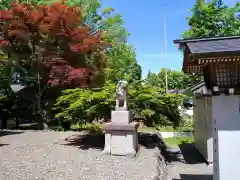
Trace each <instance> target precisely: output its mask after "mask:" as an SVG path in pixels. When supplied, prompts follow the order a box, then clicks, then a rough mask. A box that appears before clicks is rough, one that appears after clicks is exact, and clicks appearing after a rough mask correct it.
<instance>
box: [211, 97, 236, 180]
mask: <svg viewBox="0 0 240 180" xmlns="http://www.w3.org/2000/svg"><path fill="white" fill-rule="evenodd" d="M212 110H213V129H214V143H213V147H214V151H216V152H214V162H213V165H214V180H237V179H239V178H240V169H239V163H240V96H239V95H238V96H236V95H230V96H226V95H220V96H213V109H212ZM215 128H216V129H215ZM215 160H216V161H215Z"/></svg>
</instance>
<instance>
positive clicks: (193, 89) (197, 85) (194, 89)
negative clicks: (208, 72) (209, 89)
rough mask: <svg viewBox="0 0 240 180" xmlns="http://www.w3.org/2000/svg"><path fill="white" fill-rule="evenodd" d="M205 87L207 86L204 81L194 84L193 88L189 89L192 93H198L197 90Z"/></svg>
mask: <svg viewBox="0 0 240 180" xmlns="http://www.w3.org/2000/svg"><path fill="white" fill-rule="evenodd" d="M203 86H205V82H204V81H200V82H198V83H196V84H194V85H193V86H191V87H189V89H190V90H191V91H196V90H198V89H200V88H201V87H203Z"/></svg>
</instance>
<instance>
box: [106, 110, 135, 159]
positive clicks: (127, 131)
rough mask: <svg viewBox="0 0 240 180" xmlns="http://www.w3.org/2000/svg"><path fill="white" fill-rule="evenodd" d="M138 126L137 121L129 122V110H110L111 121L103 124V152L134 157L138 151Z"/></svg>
mask: <svg viewBox="0 0 240 180" xmlns="http://www.w3.org/2000/svg"><path fill="white" fill-rule="evenodd" d="M138 126H139V123H137V122H131V113H130V111H126V110H116V111H112V120H111V123H106V124H105V126H104V130H105V147H104V150H103V152H104V153H105V154H110V155H119V156H130V157H135V156H136V153H137V151H138V131H137V129H138Z"/></svg>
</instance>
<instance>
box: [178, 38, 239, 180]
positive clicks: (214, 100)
mask: <svg viewBox="0 0 240 180" xmlns="http://www.w3.org/2000/svg"><path fill="white" fill-rule="evenodd" d="M174 43H175V44H179V48H180V49H182V51H183V52H184V60H183V71H184V72H185V73H198V74H201V75H203V77H204V82H205V88H202V90H201V91H198V92H197V93H196V99H201V98H204V97H208V100H207V104H208V106H206V107H204V108H201V107H199V109H201V110H199V112H198V113H199V116H201V115H202V117H205V118H203V119H205V120H203V123H205V124H206V126H205V127H207V129H209V133H210V135H212V137H213V139H212V143H213V150H212V152H213V167H214V168H213V169H214V180H229V179H238V178H239V177H240V171H239V162H240V148H238V146H239V145H240V138H239V137H240V36H231V37H214V38H201V39H185V40H175V41H174ZM205 105H206V103H201V105H198V104H196V108H198V106H205ZM206 114H208V115H206ZM205 132H206V131H203V132H202V133H205ZM197 136H203V134H201V133H200V134H198V135H197ZM200 139H201V138H200ZM197 141H198V140H197ZM206 141H207V140H206V139H205V140H202V142H197V143H203V144H204V143H206Z"/></svg>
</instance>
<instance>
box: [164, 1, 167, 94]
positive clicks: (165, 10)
mask: <svg viewBox="0 0 240 180" xmlns="http://www.w3.org/2000/svg"><path fill="white" fill-rule="evenodd" d="M166 12H167V7H166V4H165V7H164V62H166V60H167V58H166V55H167V54H166V53H167V48H166V43H167V42H166V41H167V38H166V33H167V32H166V29H167V28H166ZM167 73H168V71H167V68H166V69H165V83H166V84H165V85H166V93H168V74H167Z"/></svg>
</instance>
